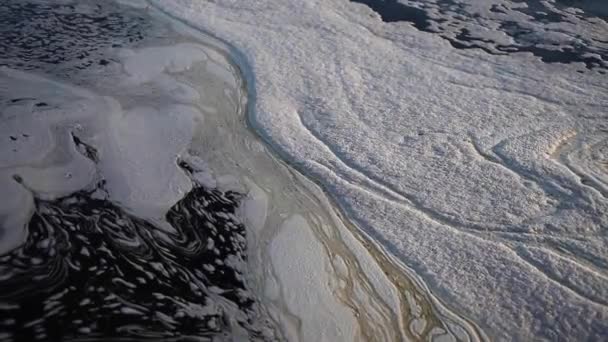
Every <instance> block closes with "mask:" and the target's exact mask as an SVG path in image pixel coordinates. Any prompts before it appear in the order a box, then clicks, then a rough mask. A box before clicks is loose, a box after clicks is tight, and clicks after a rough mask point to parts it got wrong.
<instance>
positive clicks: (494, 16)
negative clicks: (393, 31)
mask: <svg viewBox="0 0 608 342" xmlns="http://www.w3.org/2000/svg"><path fill="white" fill-rule="evenodd" d="M353 2H357V3H362V4H365V5H367V6H369V7H370V8H371V9H373V10H374V11H375V12H376V13H378V14H379V15H380V17H381V18H382V20H383V21H385V22H399V21H404V22H410V23H413V24H414V26H415V27H416V28H418V29H419V30H423V31H425V32H432V33H436V34H438V35H439V36H441V37H442V38H444V39H446V40H447V41H449V42H450V44H451V45H452V46H453V47H455V48H458V49H471V48H476V49H481V50H483V51H485V52H487V53H491V54H512V53H518V52H528V53H532V54H533V55H534V56H537V57H539V58H540V59H541V60H542V61H544V62H546V63H573V62H580V63H584V65H585V69H596V70H598V72H599V73H601V74H605V73H606V69H607V68H608V45H607V44H608V40H606V36H605V32H606V30H607V28H608V21H607V20H606V18H607V16H606V13H608V6H607V5H606V4H605V3H602V2H598V1H592V0H590V1H538V0H526V1H510V0H509V1H502V0H500V1H477V0H464V1H463V0H458V1H454V0H437V1H436V0H427V1H409V0H353ZM585 69H582V70H579V71H580V72H583V71H584V70H585Z"/></svg>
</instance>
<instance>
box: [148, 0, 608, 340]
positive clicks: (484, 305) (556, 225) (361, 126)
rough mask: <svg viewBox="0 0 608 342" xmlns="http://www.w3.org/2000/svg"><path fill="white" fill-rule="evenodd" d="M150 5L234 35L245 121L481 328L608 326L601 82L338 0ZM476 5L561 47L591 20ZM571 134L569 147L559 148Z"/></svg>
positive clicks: (580, 333) (606, 100) (590, 330)
mask: <svg viewBox="0 0 608 342" xmlns="http://www.w3.org/2000/svg"><path fill="white" fill-rule="evenodd" d="M495 2H496V1H495ZM154 3H156V4H157V5H158V6H160V7H162V8H163V9H164V10H166V11H169V12H170V13H171V14H173V15H176V16H178V17H180V18H183V19H184V20H187V21H188V22H190V23H192V24H193V25H197V26H198V27H200V28H202V29H203V30H205V31H208V32H212V33H213V34H214V35H216V36H218V37H220V38H221V39H224V40H226V41H227V42H229V43H230V44H231V45H233V46H234V47H235V54H234V58H235V59H236V61H237V62H238V63H239V64H240V66H241V69H242V70H243V71H244V73H245V76H246V78H247V80H248V81H249V86H250V88H251V94H252V96H254V98H253V100H254V103H253V112H252V113H251V117H250V119H251V121H252V125H253V126H254V128H256V129H257V130H258V132H259V133H260V134H262V136H263V137H264V138H265V139H266V140H267V141H268V142H269V143H271V144H273V145H274V147H275V148H276V149H277V150H278V151H279V152H280V153H281V155H282V156H283V157H285V158H287V159H288V160H290V161H291V162H292V163H293V164H295V165H296V166H297V167H299V168H300V169H301V170H303V171H305V172H306V173H307V174H309V175H311V176H313V177H315V178H316V179H318V180H319V181H320V182H321V183H322V184H323V185H324V186H325V188H326V189H327V190H329V192H330V193H331V194H332V195H333V196H334V198H335V199H336V200H337V201H338V202H339V203H340V205H341V206H342V208H343V209H344V210H345V211H346V213H347V214H348V215H349V217H350V218H351V219H353V220H354V221H355V223H357V224H358V226H359V227H361V228H363V229H365V230H366V231H367V232H368V233H370V235H372V236H374V237H377V238H378V239H379V240H380V241H383V242H385V243H386V246H385V247H386V248H387V249H388V250H389V251H391V252H392V253H393V254H394V255H395V256H397V257H398V258H400V259H401V260H402V261H403V262H405V263H407V264H408V265H415V269H416V270H417V271H418V273H419V274H420V275H421V276H422V277H423V278H424V280H425V281H426V282H427V284H428V285H429V287H430V288H431V289H432V290H433V292H434V293H436V294H438V295H439V297H440V298H441V299H442V300H443V301H445V302H448V303H449V305H450V306H451V307H453V308H455V309H457V311H458V312H460V313H463V314H465V315H466V316H469V317H471V318H472V319H473V320H474V321H476V322H478V323H479V324H481V325H482V327H484V328H485V329H487V330H488V333H489V335H490V336H492V337H496V338H500V339H505V340H526V339H529V338H531V337H534V338H539V339H540V338H548V339H554V338H556V336H560V337H561V338H563V339H599V338H600V337H601V336H602V334H603V333H604V332H605V331H606V329H608V324H607V323H606V322H608V309H607V307H606V305H605V304H604V303H603V302H602V301H601V300H599V299H598V298H600V296H602V295H603V294H604V293H605V291H606V287H607V286H608V284H607V283H606V282H605V281H603V279H604V277H605V275H606V274H608V268H607V267H606V265H608V264H607V263H606V262H605V260H606V256H607V255H608V254H607V253H608V251H606V249H605V248H603V247H598V246H605V244H606V237H605V236H606V234H605V233H606V227H608V215H607V214H606V213H608V200H607V199H606V197H605V196H604V195H603V194H602V191H603V190H602V189H604V188H603V187H602V186H600V185H601V184H603V183H602V182H604V180H605V167H604V166H601V165H604V164H602V163H603V162H602V160H604V159H605V157H604V156H605V152H603V151H604V150H605V148H603V147H601V146H603V145H605V143H602V142H601V141H605V137H606V132H605V131H601V122H602V121H603V120H605V119H606V108H607V107H608V92H606V89H607V88H608V78H607V77H602V76H599V74H598V73H594V72H589V73H585V74H579V73H577V72H576V71H577V70H578V69H580V65H577V64H572V65H559V64H545V63H542V62H540V61H539V60H538V58H537V57H534V56H532V55H531V54H515V55H510V56H494V55H490V54H487V53H485V52H482V51H479V50H455V49H453V48H452V47H451V46H450V45H449V43H448V42H446V41H445V40H443V39H442V38H439V37H437V36H434V35H432V34H429V33H423V32H419V31H416V30H415V29H414V28H413V27H411V25H409V24H405V23H390V24H387V23H382V22H381V21H379V19H378V17H377V15H374V14H373V13H372V12H371V10H369V9H368V8H367V7H365V6H362V5H357V4H352V3H349V2H347V1H344V0H331V1H313V0H311V1H306V2H301V1H296V0H273V1H270V0H263V1H256V2H248V3H246V4H245V3H241V2H235V1H227V2H221V3H218V2H201V1H191V0H178V1H174V2H171V3H168V2H161V1H155V2H154ZM470 3H471V6H473V7H474V6H477V9H475V8H473V7H472V8H469V9H468V10H469V12H479V13H481V14H483V15H482V18H481V19H480V20H483V18H489V19H488V20H487V21H485V22H483V23H482V24H483V25H485V26H486V27H489V28H492V27H493V26H492V25H496V24H497V23H498V22H499V21H498V20H516V21H517V22H518V23H519V24H520V26H522V27H526V25H528V26H535V27H534V30H533V31H535V32H541V31H542V30H547V31H551V32H550V37H549V38H550V41H551V42H556V43H559V44H560V46H568V45H569V44H575V43H576V42H579V41H578V40H576V38H573V37H576V35H577V34H579V33H580V32H581V31H580V30H584V29H585V27H587V26H586V24H584V25H582V26H577V25H576V24H572V22H571V23H565V24H560V26H559V27H551V26H550V25H549V26H548V27H538V26H539V25H541V24H540V23H536V22H534V21H533V20H530V17H529V16H527V15H524V14H523V13H521V12H517V11H509V13H508V15H507V16H506V17H504V16H501V15H500V14H496V13H492V14H488V13H490V4H487V3H483V2H474V1H471V2H470ZM500 3H503V2H500ZM510 6H511V7H513V3H510ZM209 13H213V15H212V16H209ZM435 15H436V16H441V13H439V12H437V13H435ZM564 15H566V16H567V13H566V14H564ZM489 16H495V17H489ZM572 20H575V18H572ZM576 20H577V21H573V22H576V23H579V22H580V20H578V19H576ZM596 29H597V26H596V27H595V28H594V29H593V30H596ZM593 30H591V31H589V35H591V36H593V37H599V36H598V35H599V34H605V31H603V33H602V32H596V31H593ZM476 34H479V35H481V36H482V37H483V35H485V34H488V35H492V37H498V36H500V33H497V31H496V30H492V29H490V30H488V31H487V32H485V31H480V30H478V32H476ZM503 38H504V39H507V38H506V37H503ZM536 38H537V37H533V36H531V37H529V39H530V40H535V39H536ZM573 42H574V43H573ZM573 132H574V133H573ZM575 133H576V134H575ZM573 134H575V135H573ZM572 141H574V144H575V145H576V146H579V148H578V149H577V148H573V149H568V148H565V146H568V144H570V143H572ZM586 142H589V143H588V144H586ZM579 143H580V144H581V145H577V144H579ZM598 143H599V145H598ZM592 144H595V145H592ZM588 146H595V147H588ZM564 149H565V150H564ZM562 150H564V151H565V152H564V154H560V153H562V152H560V151H562ZM556 154H557V155H556ZM603 158H604V159H603ZM564 160H567V162H564ZM568 161H569V163H571V164H576V165H579V161H580V163H582V166H579V167H572V166H571V167H568V166H567V165H566V164H567V163H568ZM579 174H584V175H587V178H588V179H591V181H585V183H587V184H583V183H582V181H581V177H580V175H579ZM303 239H304V237H303ZM533 248H536V249H533ZM551 253H556V254H551ZM555 255H559V258H556V257H555ZM285 267H287V266H285ZM565 272H569V273H571V274H572V276H570V277H566V276H565V275H564V274H565ZM594 272H595V273H597V274H595V273H594ZM285 274H288V273H285ZM294 300H295V299H294ZM298 305H300V304H298ZM302 305H304V304H302ZM438 333H440V332H438Z"/></svg>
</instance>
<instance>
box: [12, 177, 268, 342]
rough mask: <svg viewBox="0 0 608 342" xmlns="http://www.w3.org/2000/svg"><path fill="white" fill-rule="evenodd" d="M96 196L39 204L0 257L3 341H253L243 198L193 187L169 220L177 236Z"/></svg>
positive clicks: (84, 193) (39, 202)
mask: <svg viewBox="0 0 608 342" xmlns="http://www.w3.org/2000/svg"><path fill="white" fill-rule="evenodd" d="M94 197H95V196H92V193H89V192H78V193H75V194H73V195H71V196H68V197H65V198H61V199H58V200H54V201H45V200H39V199H38V200H36V203H35V212H34V213H33V216H32V218H31V220H30V221H29V223H28V227H27V228H28V230H29V236H28V238H27V241H26V242H25V244H24V245H22V246H21V247H19V248H18V249H15V250H13V251H11V252H10V253H8V254H6V255H2V256H0V274H1V280H0V340H2V341H39V340H40V341H69V340H81V339H85V338H86V340H87V341H107V340H113V339H119V338H120V339H121V340H130V339H132V340H143V339H150V340H159V339H160V340H178V341H179V340H184V341H186V340H189V338H194V337H195V336H196V337H197V338H205V337H208V338H211V337H213V336H218V335H222V334H226V333H227V332H229V331H231V330H232V329H233V327H234V324H237V325H239V326H240V328H241V329H245V330H247V331H249V333H250V336H254V337H255V336H257V335H259V332H257V331H255V329H254V328H252V320H253V316H254V312H255V308H254V306H255V302H254V299H253V297H252V295H251V293H250V292H249V291H248V289H247V286H246V282H245V278H244V275H243V270H244V268H245V262H246V258H247V256H246V233H245V227H244V226H243V225H242V224H241V223H239V222H237V221H236V220H235V216H234V214H235V210H236V209H237V207H238V204H239V202H240V199H241V198H242V195H241V194H239V193H236V192H231V191H227V192H222V191H219V190H214V189H207V188H204V187H201V186H197V187H195V188H194V189H193V190H192V191H191V192H190V193H188V194H187V195H186V196H185V197H184V198H183V199H182V200H180V201H179V202H178V203H177V204H175V205H174V206H173V207H172V208H171V209H170V210H169V212H168V213H167V215H166V221H167V222H168V223H169V224H170V225H171V227H173V228H174V230H175V231H174V232H166V231H164V230H162V229H160V228H159V227H157V226H155V225H154V224H153V223H151V222H149V221H146V220H143V219H141V218H138V217H135V216H133V215H131V214H129V213H128V212H127V211H125V210H123V209H122V208H120V207H119V206H118V205H116V204H114V203H112V202H109V201H107V200H104V199H95V198H94ZM226 303H229V304H226ZM228 306H233V309H227V307H228ZM234 308H238V311H239V312H241V313H242V315H241V316H240V318H238V317H239V316H238V315H237V316H236V317H237V318H235V317H233V316H234V315H233V313H231V312H230V310H234ZM231 317H232V318H231ZM235 320H236V321H235Z"/></svg>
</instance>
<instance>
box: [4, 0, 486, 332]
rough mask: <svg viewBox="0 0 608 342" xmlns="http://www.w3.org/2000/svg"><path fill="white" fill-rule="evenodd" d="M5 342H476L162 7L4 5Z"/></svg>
mask: <svg viewBox="0 0 608 342" xmlns="http://www.w3.org/2000/svg"><path fill="white" fill-rule="evenodd" d="M0 26H1V28H2V35H1V36H0V51H1V53H0V56H1V57H0V66H1V68H0V106H1V114H0V139H4V140H3V143H2V144H1V147H0V183H1V185H0V186H2V188H3V189H6V192H5V195H4V196H5V197H4V198H3V202H2V205H1V206H0V228H1V233H0V238H1V240H0V341H59V340H62V341H85V340H86V341H108V340H121V341H127V340H137V341H141V340H163V341H171V340H174V341H222V340H231V341H234V340H239V341H240V340H269V341H271V340H289V341H363V340H365V341H401V340H442V341H444V340H454V339H457V340H470V341H475V340H480V339H483V337H484V335H483V333H482V332H481V331H480V330H479V329H478V328H477V327H476V326H475V325H474V324H473V323H471V322H469V321H468V320H467V319H466V318H463V317H460V316H459V315H458V314H455V313H453V312H451V311H450V310H449V309H448V308H447V307H445V306H444V305H443V304H442V303H440V302H439V301H438V300H437V299H436V298H435V297H434V296H433V295H432V294H431V293H429V291H428V290H427V289H426V287H425V286H424V285H423V284H422V282H420V281H419V280H418V278H417V277H416V276H414V275H413V273H412V272H410V271H409V270H408V269H406V268H405V267H403V266H402V265H401V264H399V263H398V262H396V261H395V260H394V259H393V258H391V257H390V256H389V255H388V254H387V253H385V252H384V251H383V250H382V249H381V248H379V247H377V246H376V245H375V244H374V243H373V242H372V240H371V239H370V238H369V237H367V236H364V235H362V233H360V232H359V231H358V230H355V229H353V227H351V225H350V224H349V223H348V222H346V221H345V220H344V219H343V217H342V215H341V214H340V213H339V212H338V211H336V210H335V209H334V206H333V205H332V204H331V203H330V202H329V201H328V199H327V198H326V196H325V194H324V193H323V192H322V191H321V190H320V188H319V187H318V186H317V185H316V184H314V183H313V182H311V181H310V180H308V179H307V178H306V177H304V176H303V175H302V174H300V173H298V172H296V171H294V170H293V169H292V168H291V167H290V166H289V165H287V164H286V163H284V162H283V161H281V160H280V159H278V158H277V157H276V156H275V154H274V153H273V152H272V151H270V150H269V149H268V148H267V147H266V146H265V144H264V143H263V142H262V141H261V140H260V139H259V138H258V136H257V135H256V133H255V132H254V131H252V130H251V129H250V128H249V126H248V120H247V114H248V103H249V101H251V100H252V99H251V98H250V96H251V95H248V93H247V84H245V81H244V80H243V79H242V77H241V71H240V70H238V68H237V67H236V66H235V65H234V64H233V63H232V62H231V61H230V58H231V57H230V56H231V53H232V52H231V51H232V50H231V48H230V47H229V46H226V45H224V44H223V43H222V42H219V41H217V40H215V39H213V38H212V37H209V36H207V35H205V34H203V33H201V32H198V31H195V30H193V29H191V28H189V27H187V26H185V25H183V24H181V23H179V22H176V21H174V20H172V19H170V18H168V17H167V16H165V15H164V14H162V13H159V12H156V11H155V10H153V9H152V8H151V7H148V6H145V5H144V6H139V8H136V7H130V6H126V5H123V4H120V3H114V2H111V1H102V2H99V1H55V2H49V1H13V0H10V1H6V2H4V3H3V4H2V5H0Z"/></svg>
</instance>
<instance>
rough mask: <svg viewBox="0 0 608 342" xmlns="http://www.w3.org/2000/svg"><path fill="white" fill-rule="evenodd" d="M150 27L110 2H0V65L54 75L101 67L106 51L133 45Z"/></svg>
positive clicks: (106, 61) (20, 0)
mask: <svg viewBox="0 0 608 342" xmlns="http://www.w3.org/2000/svg"><path fill="white" fill-rule="evenodd" d="M149 30H150V21H149V20H147V18H145V16H143V15H142V14H141V13H140V12H137V11H135V10H133V9H130V8H128V7H125V6H120V5H118V4H117V3H114V2H112V1H89V0H79V1H61V2H59V1H56V2H53V1H23V0H6V1H1V2H0V66H8V67H11V68H15V69H20V70H35V69H45V70H52V71H53V72H54V73H58V72H62V73H69V72H70V71H72V72H73V71H76V70H83V69H87V68H89V67H91V66H97V65H98V66H105V65H108V64H109V61H108V60H106V59H103V58H101V55H102V53H103V52H104V50H106V49H108V48H119V47H123V46H125V45H132V44H134V43H136V42H138V41H141V40H142V39H144V36H145V34H146V33H147V31H149ZM66 67H67V70H57V69H62V68H66Z"/></svg>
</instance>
